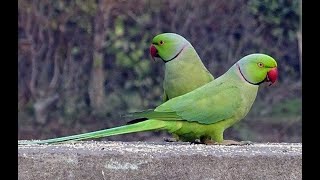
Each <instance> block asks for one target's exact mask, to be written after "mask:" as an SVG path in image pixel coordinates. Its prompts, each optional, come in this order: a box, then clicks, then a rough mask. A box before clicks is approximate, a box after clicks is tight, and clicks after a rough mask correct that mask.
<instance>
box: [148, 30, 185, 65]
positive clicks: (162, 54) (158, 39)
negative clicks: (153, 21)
mask: <svg viewBox="0 0 320 180" xmlns="http://www.w3.org/2000/svg"><path fill="white" fill-rule="evenodd" d="M188 44H189V42H188V41H187V40H186V39H185V38H184V37H182V36H180V35H179V34H175V33H163V34H159V35H157V36H155V37H154V38H153V39H152V44H151V46H150V55H151V57H152V59H153V60H155V58H156V57H158V58H161V59H162V60H163V61H164V62H168V61H171V60H173V59H175V58H176V57H177V56H179V54H180V53H181V52H182V50H183V49H184V48H185V47H186V46H187V45H188Z"/></svg>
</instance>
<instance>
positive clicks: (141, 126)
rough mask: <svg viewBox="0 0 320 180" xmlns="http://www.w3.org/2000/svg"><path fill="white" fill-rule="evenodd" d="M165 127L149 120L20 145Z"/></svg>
mask: <svg viewBox="0 0 320 180" xmlns="http://www.w3.org/2000/svg"><path fill="white" fill-rule="evenodd" d="M164 127H165V123H163V122H162V121H158V120H153V119H149V120H146V121H142V122H139V123H135V124H129V125H125V126H120V127H114V128H110V129H104V130H99V131H93V132H88V133H83V134H77V135H72V136H65V137H60V138H53V139H46V140H40V141H24V142H19V141H18V144H20V145H23V144H24V145H25V144H55V143H61V142H68V141H79V140H85V139H95V138H102V137H107V136H114V135H120V134H128V133H134V132H142V131H150V130H160V129H162V128H164Z"/></svg>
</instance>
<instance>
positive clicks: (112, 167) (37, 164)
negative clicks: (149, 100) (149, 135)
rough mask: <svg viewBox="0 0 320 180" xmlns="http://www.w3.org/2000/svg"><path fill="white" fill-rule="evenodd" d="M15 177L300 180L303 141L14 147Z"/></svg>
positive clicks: (106, 143)
mask: <svg viewBox="0 0 320 180" xmlns="http://www.w3.org/2000/svg"><path fill="white" fill-rule="evenodd" d="M18 179H23V180H31V179H32V180H33V179H46V180H50V179H75V180H76V179H77V180H78V179H102V180H103V179H105V180H107V179H108V180H109V179H116V180H121V179H139V180H140V179H152V180H157V179H159V180H160V179H161V180H162V179H214V180H217V179H236V180H242V179H272V180H275V179H281V180H283V179H290V180H293V179H299V180H300V179H302V144H301V143H292V144H289V143H281V144H255V145H249V146H220V145H219V146H218V145H215V146H213V145H211V146H210V145H208V146H206V145H189V144H188V143H146V142H95V141H87V142H79V143H75V144H61V145H23V146H20V145H19V146H18Z"/></svg>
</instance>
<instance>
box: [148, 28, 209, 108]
mask: <svg viewBox="0 0 320 180" xmlns="http://www.w3.org/2000/svg"><path fill="white" fill-rule="evenodd" d="M150 54H151V57H152V58H153V59H155V58H160V59H162V61H163V62H164V63H165V73H164V80H163V90H164V93H163V96H162V99H163V102H165V101H167V100H168V99H172V98H174V97H177V96H181V95H183V94H185V93H188V92H190V91H192V90H194V89H196V88H198V87H200V86H202V85H204V84H207V83H208V82H210V81H212V80H213V79H214V77H213V76H212V75H211V74H210V72H209V71H208V70H207V68H206V67H205V66H204V65H203V63H202V61H201V59H200V57H199V55H198V54H197V52H196V50H195V49H194V48H193V46H192V45H191V43H190V42H188V41H187V40H186V39H185V38H184V37H182V36H180V35H179V34H175V33H162V34H159V35H157V36H155V37H154V38H153V39H152V44H151V46H150Z"/></svg>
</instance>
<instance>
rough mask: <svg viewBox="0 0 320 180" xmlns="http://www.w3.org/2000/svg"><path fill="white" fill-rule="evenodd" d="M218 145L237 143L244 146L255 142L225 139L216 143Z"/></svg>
mask: <svg viewBox="0 0 320 180" xmlns="http://www.w3.org/2000/svg"><path fill="white" fill-rule="evenodd" d="M214 144H216V145H226V146H231V145H237V146H244V145H252V144H253V143H252V142H251V141H234V140H223V141H222V142H220V143H214Z"/></svg>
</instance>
